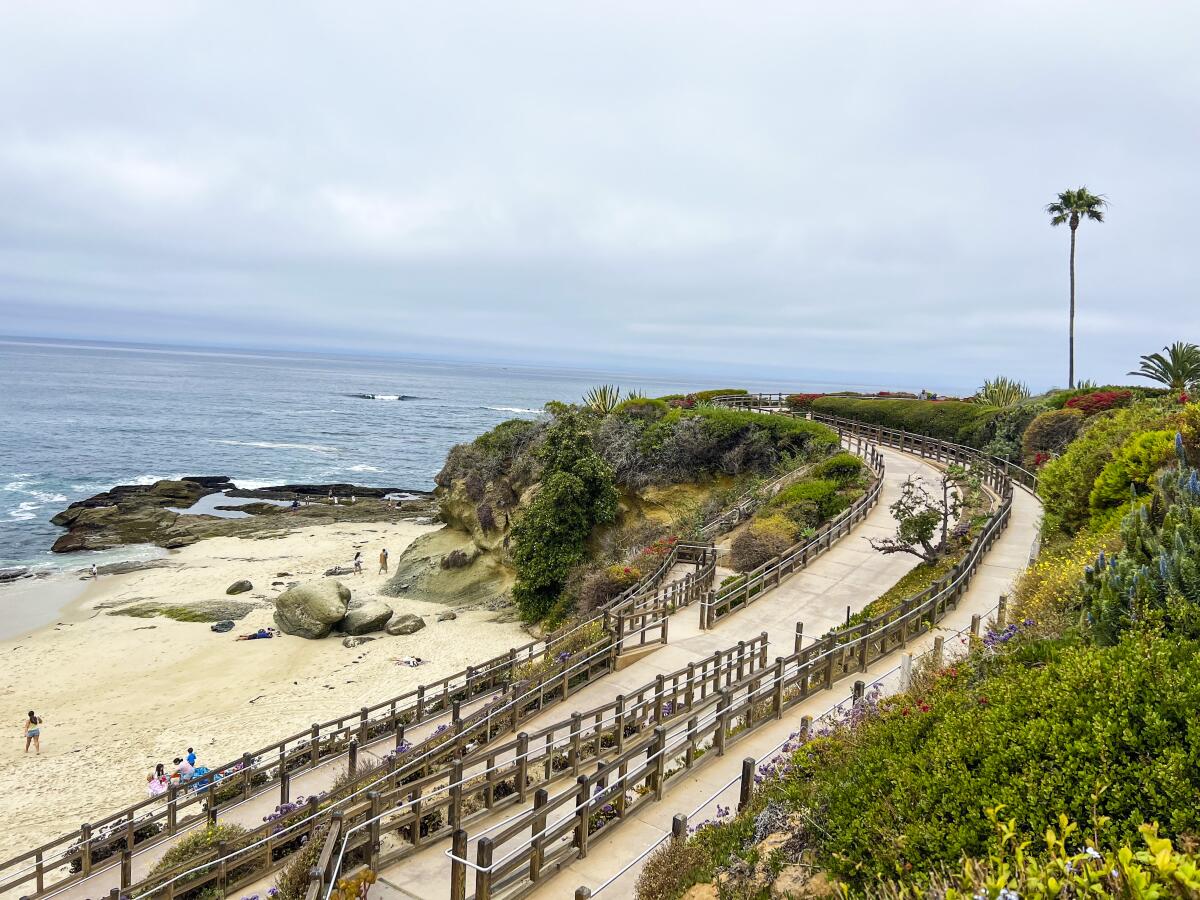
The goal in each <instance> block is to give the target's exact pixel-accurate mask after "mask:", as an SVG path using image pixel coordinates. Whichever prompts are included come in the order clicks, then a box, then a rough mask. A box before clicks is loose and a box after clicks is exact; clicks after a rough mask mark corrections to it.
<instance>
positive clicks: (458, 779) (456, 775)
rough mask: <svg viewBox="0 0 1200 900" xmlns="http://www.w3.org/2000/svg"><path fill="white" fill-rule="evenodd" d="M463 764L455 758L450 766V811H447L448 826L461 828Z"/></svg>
mask: <svg viewBox="0 0 1200 900" xmlns="http://www.w3.org/2000/svg"><path fill="white" fill-rule="evenodd" d="M462 782H463V763H462V757H461V756H455V757H454V761H453V762H452V763H451V764H450V809H449V810H448V811H447V813H448V819H449V823H450V826H451V827H453V828H459V827H461V826H462V805H463V789H462Z"/></svg>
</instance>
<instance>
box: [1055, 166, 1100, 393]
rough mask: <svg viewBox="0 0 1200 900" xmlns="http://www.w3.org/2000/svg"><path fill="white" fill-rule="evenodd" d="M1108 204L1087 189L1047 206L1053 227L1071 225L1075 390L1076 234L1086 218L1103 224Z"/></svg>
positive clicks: (1072, 381) (1071, 369)
mask: <svg viewBox="0 0 1200 900" xmlns="http://www.w3.org/2000/svg"><path fill="white" fill-rule="evenodd" d="M1106 206H1108V201H1107V200H1106V199H1105V197H1104V195H1103V194H1093V193H1091V192H1090V191H1088V189H1087V188H1086V187H1080V188H1076V189H1075V190H1073V191H1063V192H1062V193H1061V194H1059V195H1058V199H1057V200H1055V201H1054V202H1053V203H1050V204H1047V205H1046V212H1047V213H1049V214H1050V224H1051V225H1070V226H1071V324H1070V341H1069V342H1070V351H1069V352H1070V363H1069V366H1068V372H1067V381H1068V384H1067V387H1069V388H1074V387H1075V231H1076V230H1077V229H1078V228H1079V223H1080V222H1082V221H1083V220H1084V219H1091V220H1092V221H1093V222H1103V221H1104V207H1106Z"/></svg>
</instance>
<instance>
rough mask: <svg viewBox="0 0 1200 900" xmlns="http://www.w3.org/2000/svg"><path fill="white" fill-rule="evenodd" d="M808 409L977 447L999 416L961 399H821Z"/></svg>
mask: <svg viewBox="0 0 1200 900" xmlns="http://www.w3.org/2000/svg"><path fill="white" fill-rule="evenodd" d="M812 408H813V411H814V412H818V413H824V414H826V415H831V416H841V417H842V418H845V419H853V420H854V421H856V422H864V423H866V424H869V425H881V426H883V427H885V428H900V429H903V430H905V431H911V432H914V433H916V434H923V435H926V436H927V437H932V438H939V439H941V440H944V441H953V442H954V443H958V444H966V445H968V446H971V447H978V448H982V447H984V446H985V445H986V444H987V443H988V441H990V440H991V439H992V437H993V435H994V433H995V427H996V419H997V417H998V416H999V415H1000V413H1001V410H1000V409H998V408H997V407H994V406H985V405H983V404H981V403H967V402H964V401H961V400H856V399H853V398H849V397H821V398H819V399H817V400H814V401H813V404H812Z"/></svg>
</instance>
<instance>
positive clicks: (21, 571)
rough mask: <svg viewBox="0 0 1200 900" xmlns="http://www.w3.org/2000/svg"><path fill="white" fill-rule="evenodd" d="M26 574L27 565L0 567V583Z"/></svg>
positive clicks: (27, 571) (14, 579)
mask: <svg viewBox="0 0 1200 900" xmlns="http://www.w3.org/2000/svg"><path fill="white" fill-rule="evenodd" d="M28 574H29V566H14V567H13V568H9V569H0V583H3V582H6V581H16V580H17V579H18V578H25V577H26V576H27V575H28Z"/></svg>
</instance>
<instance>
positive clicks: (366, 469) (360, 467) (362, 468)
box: [346, 464, 383, 472]
mask: <svg viewBox="0 0 1200 900" xmlns="http://www.w3.org/2000/svg"><path fill="white" fill-rule="evenodd" d="M346 471H347V472H382V471H383V469H381V468H379V467H378V466H368V465H366V464H363V465H358V466H351V467H350V468H348V469H347V470H346Z"/></svg>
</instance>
